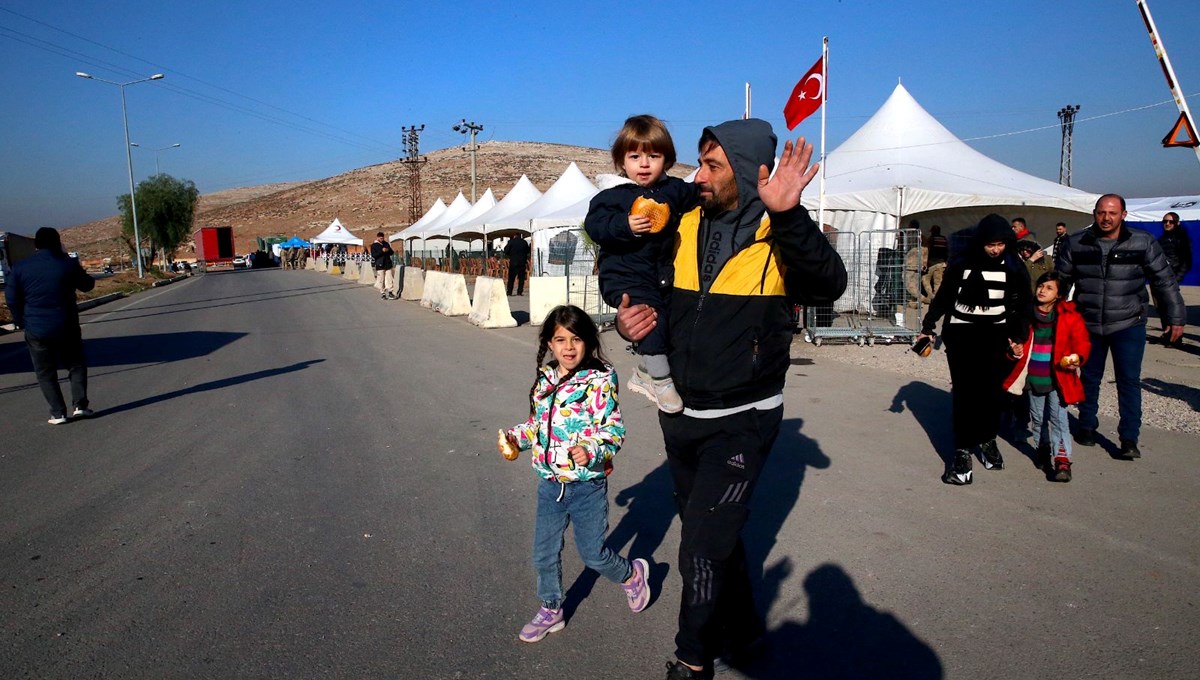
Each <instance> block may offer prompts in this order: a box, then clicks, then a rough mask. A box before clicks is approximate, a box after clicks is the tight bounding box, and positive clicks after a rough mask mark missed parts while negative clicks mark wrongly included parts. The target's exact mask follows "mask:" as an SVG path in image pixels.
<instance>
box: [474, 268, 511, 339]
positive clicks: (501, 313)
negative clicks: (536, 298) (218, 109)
mask: <svg viewBox="0 0 1200 680" xmlns="http://www.w3.org/2000/svg"><path fill="white" fill-rule="evenodd" d="M467 320H468V321H470V322H471V323H473V324H475V325H476V326H479V327H481V328H513V327H515V326H516V325H517V320H516V319H514V318H513V315H512V310H511V309H510V308H509V306H508V293H507V292H506V289H505V287H504V281H503V280H501V279H498V278H496V277H494V276H480V277H479V278H477V279H475V297H474V299H473V301H472V304H471V313H470V314H469V315H468V316H467Z"/></svg>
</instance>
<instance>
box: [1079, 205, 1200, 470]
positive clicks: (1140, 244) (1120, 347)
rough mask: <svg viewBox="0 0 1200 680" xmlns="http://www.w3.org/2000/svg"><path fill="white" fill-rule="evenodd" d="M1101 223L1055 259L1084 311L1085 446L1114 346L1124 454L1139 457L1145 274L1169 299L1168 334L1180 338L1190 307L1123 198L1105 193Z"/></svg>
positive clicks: (1098, 213) (1097, 215)
mask: <svg viewBox="0 0 1200 680" xmlns="http://www.w3.org/2000/svg"><path fill="white" fill-rule="evenodd" d="M1092 216H1093V218H1094V219H1095V222H1094V223H1093V224H1092V225H1091V226H1089V227H1088V228H1086V229H1084V230H1083V231H1079V232H1076V233H1074V234H1071V235H1069V236H1068V237H1067V239H1066V242H1065V243H1063V248H1062V252H1061V253H1056V254H1055V265H1056V268H1057V269H1058V271H1059V272H1060V273H1061V274H1062V276H1063V278H1064V279H1067V280H1068V282H1069V283H1068V285H1070V283H1074V285H1075V305H1076V307H1077V308H1078V309H1079V312H1080V313H1081V314H1083V320H1084V323H1086V324H1087V329H1088V334H1089V335H1090V336H1091V340H1092V354H1091V356H1090V357H1089V358H1088V361H1087V363H1085V364H1084V365H1083V371H1082V374H1081V376H1080V377H1081V378H1082V379H1083V392H1084V401H1083V403H1081V404H1080V405H1079V429H1078V431H1077V432H1076V433H1075V441H1077V442H1079V444H1080V445H1081V446H1093V445H1095V443H1096V426H1097V425H1098V424H1099V420H1098V418H1097V417H1096V412H1097V410H1098V401H1099V396H1100V381H1101V379H1102V378H1103V377H1104V363H1105V361H1106V360H1107V357H1108V354H1109V352H1110V351H1111V352H1112V357H1113V372H1114V373H1116V377H1117V411H1118V412H1119V414H1120V423H1119V424H1118V426H1117V434H1118V435H1119V436H1120V439H1121V455H1122V456H1124V457H1125V458H1138V457H1140V456H1141V455H1142V454H1141V451H1139V450H1138V445H1137V444H1138V434H1139V432H1140V431H1141V427H1142V386H1141V381H1142V355H1143V354H1144V353H1145V351H1146V318H1147V316H1148V312H1149V310H1148V306H1147V299H1148V298H1147V296H1146V279H1149V280H1150V285H1151V287H1153V288H1154V291H1155V295H1156V296H1157V297H1158V298H1159V299H1160V300H1161V301H1162V303H1163V308H1164V310H1163V314H1164V318H1166V320H1167V325H1166V326H1165V327H1164V328H1163V335H1164V337H1165V338H1168V339H1169V340H1170V341H1172V342H1174V341H1175V340H1178V339H1179V337H1180V336H1181V335H1183V325H1184V321H1185V316H1186V311H1185V307H1184V304H1183V297H1182V296H1181V295H1180V294H1179V284H1178V283H1177V282H1176V280H1175V277H1174V275H1173V274H1172V273H1171V266H1170V265H1169V264H1168V263H1167V258H1166V257H1165V256H1164V255H1163V251H1162V248H1160V247H1159V245H1158V242H1156V241H1155V240H1154V237H1153V236H1151V235H1150V233H1149V232H1145V231H1142V230H1140V229H1132V228H1130V227H1129V225H1127V224H1125V199H1124V198H1122V197H1120V196H1118V195H1116V194H1105V195H1104V196H1101V197H1100V199H1099V200H1097V201H1096V208H1095V210H1094V211H1093V212H1092Z"/></svg>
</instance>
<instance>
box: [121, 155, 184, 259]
mask: <svg viewBox="0 0 1200 680" xmlns="http://www.w3.org/2000/svg"><path fill="white" fill-rule="evenodd" d="M136 191H137V210H138V213H137V215H138V232H139V236H141V238H142V243H143V244H145V243H148V244H149V250H150V261H151V262H153V261H154V254H155V253H156V252H157V251H159V250H162V252H163V254H164V255H171V254H174V253H175V249H176V248H178V247H179V244H181V243H183V242H184V240H186V239H187V238H188V236H190V235H191V233H192V224H193V222H194V219H195V215H196V204H197V202H198V201H199V199H200V191H199V190H198V189H196V185H195V184H194V183H192V181H191V180H181V179H176V178H174V177H172V176H170V175H167V174H161V175H155V176H153V177H151V178H149V179H147V180H144V181H142V182H141V183H139V184H138V185H137V189H136ZM117 207H118V208H119V209H120V210H121V219H122V224H121V238H122V240H124V241H125V245H126V246H127V247H128V248H129V252H131V253H134V256H135V257H137V248H135V247H134V243H133V213H132V211H130V209H129V194H123V195H121V196H118V197H117ZM139 245H142V244H139Z"/></svg>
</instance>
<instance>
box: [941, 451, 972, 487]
mask: <svg viewBox="0 0 1200 680" xmlns="http://www.w3.org/2000/svg"><path fill="white" fill-rule="evenodd" d="M942 481H943V482H945V483H947V484H954V485H956V486H963V485H966V484H970V483H971V452H970V451H968V450H966V449H957V450H955V451H954V459H953V460H951V461H950V467H949V468H947V469H946V473H945V474H943V475H942Z"/></svg>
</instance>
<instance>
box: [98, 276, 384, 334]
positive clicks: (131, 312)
mask: <svg viewBox="0 0 1200 680" xmlns="http://www.w3.org/2000/svg"><path fill="white" fill-rule="evenodd" d="M359 287H365V286H362V284H358V283H346V284H342V285H334V286H319V287H318V288H319V290H315V291H314V290H309V289H301V290H298V291H297V290H288V291H283V292H280V293H276V294H271V293H265V294H259V295H236V296H233V297H249V298H251V299H249V300H241V301H239V302H224V303H221V304H203V303H204V302H207V301H205V300H199V301H189V302H180V303H178V304H177V305H166V306H168V307H180V309H170V310H166V311H161V312H150V313H149V314H138V313H136V312H140V311H141V310H142V309H143V308H141V307H136V308H133V309H122V310H117V311H115V312H111V313H110V314H111V316H108V317H105V318H103V319H86V318H85V319H81V321H82V322H83V324H84V325H85V326H86V325H89V324H96V323H112V322H114V321H129V320H131V319H146V318H149V317H152V316H163V315H165V314H179V313H180V312H195V311H198V310H201V309H216V308H219V307H232V306H234V305H244V304H250V303H256V302H266V301H268V300H285V299H287V298H293V297H306V296H309V295H318V294H322V293H334V292H338V291H342V290H347V289H349V288H359ZM214 299H220V298H214ZM146 309H149V308H146Z"/></svg>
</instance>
